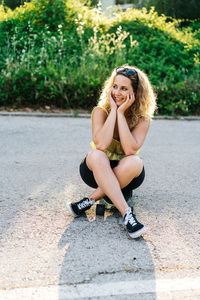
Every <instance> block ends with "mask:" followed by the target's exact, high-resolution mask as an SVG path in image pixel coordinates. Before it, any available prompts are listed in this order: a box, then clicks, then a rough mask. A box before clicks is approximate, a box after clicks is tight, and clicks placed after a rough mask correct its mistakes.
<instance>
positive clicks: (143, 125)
mask: <svg viewBox="0 0 200 300" xmlns="http://www.w3.org/2000/svg"><path fill="white" fill-rule="evenodd" d="M150 124H151V119H149V118H145V117H142V118H140V120H139V122H138V123H137V124H136V125H135V126H134V128H133V129H132V131H135V130H136V129H137V130H138V129H141V130H145V131H148V129H149V127H150Z"/></svg>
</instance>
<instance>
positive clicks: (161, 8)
mask: <svg viewBox="0 0 200 300" xmlns="http://www.w3.org/2000/svg"><path fill="white" fill-rule="evenodd" d="M151 6H154V7H155V9H156V11H157V12H158V13H160V14H165V15H167V16H171V17H173V18H181V19H196V18H199V17H200V2H199V0H192V1H188V0H176V1H172V0H162V1H160V0H149V1H148V2H147V7H149V8H150V7H151Z"/></svg>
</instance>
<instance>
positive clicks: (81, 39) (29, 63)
mask: <svg viewBox="0 0 200 300" xmlns="http://www.w3.org/2000/svg"><path fill="white" fill-rule="evenodd" d="M0 13H1V14H0V58H1V59H0V70H1V73H0V105H4V106H13V107H20V106H25V105H26V106H31V105H32V106H44V105H50V106H51V105H55V106H58V107H63V108H73V109H77V108H87V109H88V108H92V107H93V106H94V105H95V103H96V101H97V99H98V97H99V93H100V91H101V88H102V84H103V82H104V81H105V79H106V78H107V76H109V74H110V72H111V71H112V70H113V68H115V67H117V66H119V65H122V64H124V63H128V64H130V65H137V66H138V67H139V68H141V69H142V70H144V71H145V72H146V73H147V74H148V76H149V78H150V80H151V82H152V84H153V86H154V88H155V91H156V93H157V95H158V107H159V113H160V114H184V115H187V114H199V113H200V106H199V102H200V85H199V74H200V72H199V71H200V63H199V49H200V41H199V27H198V22H189V24H188V26H182V25H180V24H181V21H179V20H174V19H170V21H169V20H168V18H167V17H166V16H164V15H162V16H158V14H157V13H156V12H155V11H154V10H153V9H151V10H150V12H147V10H145V9H143V10H141V11H139V10H136V9H129V10H127V11H126V13H123V12H120V11H116V12H115V15H114V17H113V18H106V17H105V16H103V15H102V14H100V12H99V10H98V9H89V8H88V7H86V6H85V5H84V4H83V3H82V2H79V1H72V0H68V1H67V2H64V1H63V0H54V1H52V0H40V1H39V0H33V1H32V2H31V3H26V4H25V5H24V6H21V7H20V8H17V9H15V10H14V11H11V10H10V9H7V8H5V7H3V6H0Z"/></svg>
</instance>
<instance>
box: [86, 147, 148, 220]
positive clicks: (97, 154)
mask: <svg viewBox="0 0 200 300" xmlns="http://www.w3.org/2000/svg"><path fill="white" fill-rule="evenodd" d="M129 161H130V159H129ZM86 162H87V166H88V167H89V169H90V170H91V171H92V172H93V174H94V177H95V180H96V182H97V184H98V186H99V188H98V189H97V190H96V191H94V193H92V194H91V195H90V199H94V200H98V199H100V198H101V197H102V196H104V195H105V194H106V195H107V196H108V197H109V198H110V199H111V200H112V202H113V203H114V204H115V206H116V207H117V209H118V210H119V211H120V213H121V214H122V216H124V214H125V211H126V209H127V208H128V205H127V203H126V201H125V199H124V197H123V194H122V192H121V187H123V186H126V185H127V184H128V183H129V182H130V181H131V180H132V179H133V178H134V176H131V174H129V175H127V176H126V178H124V179H123V178H122V177H123V176H120V167H122V165H124V172H125V169H128V168H127V167H128V166H129V170H130V164H129V165H128V163H127V162H128V157H127V159H126V168H125V158H124V163H122V161H121V162H120V163H121V165H120V163H119V165H118V166H117V167H116V168H115V169H116V170H115V172H114V171H113V170H112V169H111V167H110V162H109V159H108V157H107V155H106V154H105V153H104V152H102V151H100V150H92V151H90V152H89V153H88V155H87V159H86ZM140 165H141V163H140ZM141 166H142V165H141ZM137 173H139V171H138V170H137V171H136V175H135V177H136V176H138V175H139V174H138V175H137ZM117 176H118V177H119V178H121V182H119V180H118V177H117Z"/></svg>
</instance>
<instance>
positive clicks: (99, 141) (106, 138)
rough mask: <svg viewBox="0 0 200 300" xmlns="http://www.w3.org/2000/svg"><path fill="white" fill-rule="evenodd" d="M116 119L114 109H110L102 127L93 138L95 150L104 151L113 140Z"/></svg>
mask: <svg viewBox="0 0 200 300" xmlns="http://www.w3.org/2000/svg"><path fill="white" fill-rule="evenodd" d="M116 118H117V112H116V109H111V111H110V113H109V115H108V117H107V119H106V121H105V123H104V125H103V127H102V128H101V130H100V131H99V132H98V133H97V134H96V135H95V137H94V143H95V145H96V148H97V149H99V150H103V151H104V150H106V149H107V148H108V146H109V145H110V144H111V141H112V139H113V133H114V128H115V123H116Z"/></svg>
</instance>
